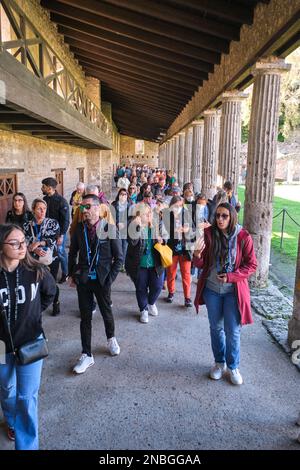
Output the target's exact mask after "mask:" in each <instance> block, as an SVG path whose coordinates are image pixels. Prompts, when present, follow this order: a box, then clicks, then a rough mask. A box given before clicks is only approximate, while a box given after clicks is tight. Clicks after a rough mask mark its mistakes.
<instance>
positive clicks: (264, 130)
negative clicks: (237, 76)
mask: <svg viewBox="0 0 300 470" xmlns="http://www.w3.org/2000/svg"><path fill="white" fill-rule="evenodd" d="M289 69H290V66H289V65H288V64H286V63H285V61H284V60H283V59H278V58H276V57H270V58H267V59H262V60H261V61H260V62H257V63H256V64H255V66H254V70H253V72H252V74H253V75H254V76H255V81H254V87H253V96H252V108H251V117H250V128H249V140H248V159H247V177H246V195H245V212H244V227H245V228H246V229H247V230H248V232H249V233H250V234H251V235H252V238H253V241H254V248H255V253H256V257H257V259H258V267H257V270H256V273H255V274H254V275H253V276H251V285H253V286H255V287H265V286H266V285H267V282H268V274H269V260H270V246H271V232H272V217H273V207H272V206H273V195H274V180H275V166H276V150H277V134H278V110H279V98H280V80H281V74H282V73H283V72H284V71H286V70H289Z"/></svg>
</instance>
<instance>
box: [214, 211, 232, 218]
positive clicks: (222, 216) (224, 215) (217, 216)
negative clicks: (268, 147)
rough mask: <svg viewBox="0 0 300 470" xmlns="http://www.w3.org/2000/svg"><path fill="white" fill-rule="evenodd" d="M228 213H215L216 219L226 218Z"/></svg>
mask: <svg viewBox="0 0 300 470" xmlns="http://www.w3.org/2000/svg"><path fill="white" fill-rule="evenodd" d="M228 217H229V214H220V213H219V212H218V213H217V214H216V219H224V220H226V219H228Z"/></svg>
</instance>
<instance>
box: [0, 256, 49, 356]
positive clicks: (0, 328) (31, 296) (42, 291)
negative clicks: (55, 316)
mask: <svg viewBox="0 0 300 470" xmlns="http://www.w3.org/2000/svg"><path fill="white" fill-rule="evenodd" d="M43 269H44V276H43V278H42V279H39V280H37V272H36V271H35V270H34V271H30V270H28V269H27V268H25V267H23V266H20V265H19V267H18V268H17V269H16V270H15V271H12V272H8V271H5V273H6V277H7V281H8V286H7V282H6V279H5V274H4V270H3V269H0V309H1V313H0V340H1V341H4V342H5V345H6V352H7V353H9V352H12V347H11V343H10V340H9V335H8V329H7V323H6V320H5V318H4V315H5V316H6V318H8V316H9V312H10V330H11V334H12V338H13V342H14V346H15V348H18V347H20V346H22V345H23V344H26V343H27V342H28V341H32V340H34V339H35V338H37V337H38V336H39V335H40V334H41V333H42V331H43V330H42V311H43V310H45V309H46V308H47V307H48V306H49V305H50V304H51V303H52V301H53V299H54V296H55V292H56V284H55V281H54V279H53V277H52V276H51V274H50V271H49V270H48V269H47V268H43ZM17 270H18V277H19V282H18V295H17V299H18V303H17V309H16V295H15V290H16V283H17ZM8 289H9V292H8ZM9 299H10V301H9ZM9 305H10V308H9Z"/></svg>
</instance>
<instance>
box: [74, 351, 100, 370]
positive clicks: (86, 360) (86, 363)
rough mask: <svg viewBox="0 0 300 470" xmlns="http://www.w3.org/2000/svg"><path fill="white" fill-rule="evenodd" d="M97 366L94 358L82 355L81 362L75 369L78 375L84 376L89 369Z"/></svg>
mask: <svg viewBox="0 0 300 470" xmlns="http://www.w3.org/2000/svg"><path fill="white" fill-rule="evenodd" d="M94 364H95V361H94V357H93V356H88V355H87V354H81V356H80V359H79V361H78V362H77V364H76V366H75V367H74V368H73V372H75V373H76V374H83V373H84V372H85V371H86V370H87V369H88V368H89V367H91V366H92V365H94Z"/></svg>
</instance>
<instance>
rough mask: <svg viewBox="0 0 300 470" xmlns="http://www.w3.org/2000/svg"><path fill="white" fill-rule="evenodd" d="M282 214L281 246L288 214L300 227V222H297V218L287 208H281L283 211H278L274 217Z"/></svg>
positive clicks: (281, 245)
mask: <svg viewBox="0 0 300 470" xmlns="http://www.w3.org/2000/svg"><path fill="white" fill-rule="evenodd" d="M281 214H282V221H281V234H280V248H282V247H283V234H284V224H285V218H286V215H287V216H288V217H289V218H290V219H291V220H292V222H294V224H296V225H297V226H298V227H300V224H298V222H296V220H295V219H294V218H293V217H292V216H291V215H290V214H289V212H288V211H287V209H285V208H283V209H281V211H280V212H278V214H276V215H274V217H273V219H276V218H277V217H279V216H280V215H281Z"/></svg>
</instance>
